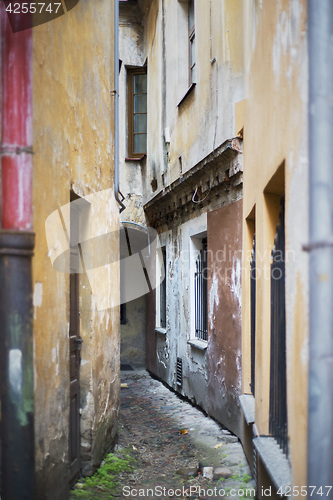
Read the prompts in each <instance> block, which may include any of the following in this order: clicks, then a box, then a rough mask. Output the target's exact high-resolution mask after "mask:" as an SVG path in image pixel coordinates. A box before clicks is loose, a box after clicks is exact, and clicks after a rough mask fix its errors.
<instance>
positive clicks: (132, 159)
mask: <svg viewBox="0 0 333 500" xmlns="http://www.w3.org/2000/svg"><path fill="white" fill-rule="evenodd" d="M146 156H147V153H145V154H144V155H142V156H139V157H138V158H131V157H128V158H125V161H141V160H143V159H144V158H146Z"/></svg>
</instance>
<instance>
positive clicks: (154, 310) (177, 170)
mask: <svg viewBox="0 0 333 500" xmlns="http://www.w3.org/2000/svg"><path fill="white" fill-rule="evenodd" d="M241 16H242V2H238V1H236V2H235V1H232V2H224V5H223V7H222V6H221V2H220V0H217V1H211V2H193V1H191V2H188V1H184V2H181V1H174V0H170V1H155V2H140V1H139V2H126V1H124V2H120V58H121V60H122V68H121V72H120V81H121V89H122V96H121V120H120V121H121V130H122V133H121V136H122V137H123V138H124V140H123V143H122V145H121V147H120V162H121V164H122V166H121V172H122V177H121V190H122V192H123V193H124V194H125V204H127V208H126V210H125V211H124V212H123V214H122V220H124V221H126V220H130V219H132V221H133V222H137V223H140V224H141V225H144V226H148V227H152V228H154V229H155V230H157V231H158V234H159V240H160V246H161V255H162V256H163V258H162V261H160V258H157V262H156V271H157V276H156V279H157V282H156V284H153V286H152V290H151V292H150V293H149V294H148V295H146V297H145V298H144V299H143V298H141V299H140V301H141V311H142V314H143V311H145V312H146V317H145V324H144V326H145V333H146V335H145V337H143V342H144V343H143V342H142V343H141V346H142V347H141V353H143V351H144V347H145V348H146V349H145V350H146V363H147V364H146V366H147V368H148V369H149V370H150V371H151V373H153V374H154V375H157V376H158V377H160V378H161V379H162V380H164V381H166V382H167V383H168V385H169V386H170V387H172V388H174V389H175V390H177V391H178V392H180V393H181V394H184V395H186V396H187V397H189V398H190V399H192V400H193V401H195V402H196V403H197V404H199V405H200V406H201V407H202V408H203V409H204V410H205V411H207V412H208V413H209V414H210V415H212V416H214V417H215V418H217V419H218V420H220V421H221V422H223V423H224V425H226V426H227V427H228V428H229V429H231V430H233V431H234V432H235V433H236V434H238V435H239V434H240V430H241V427H240V425H241V420H240V413H239V410H238V406H239V402H238V396H239V394H240V390H241V369H240V365H241V303H240V301H241V298H240V279H241V248H242V222H241V221H242V215H241V214H242V170H243V160H242V137H241V135H240V134H239V133H238V132H239V131H240V129H241V127H240V126H239V124H238V117H239V115H240V110H241V109H242V102H241V101H242V100H243V98H244V95H243V60H242V45H241V44H239V40H242V31H241V26H240V25H239V24H238V19H239V17H241ZM134 207H135V210H134V211H133V208H134ZM161 266H162V267H163V266H164V272H165V275H166V280H165V281H163V283H162V284H161V285H160V284H159V272H160V267H161ZM162 272H163V270H162ZM222 303H223V304H226V307H221V304H222ZM139 308H140V303H139V302H138V301H136V304H135V301H133V302H132V303H130V304H126V310H127V312H128V315H127V318H126V320H127V325H124V326H122V327H121V328H122V330H121V332H122V333H121V337H122V343H123V346H124V347H125V345H126V346H127V356H125V349H124V351H123V352H124V358H123V359H124V362H125V363H128V362H134V363H135V355H136V354H137V353H136V352H134V351H135V349H137V347H138V342H137V336H138V331H137V323H136V322H134V324H133V327H132V329H131V328H129V324H130V322H131V314H130V312H129V311H130V309H131V310H132V314H133V315H134V317H135V316H136V317H137V318H138V311H139ZM133 309H134V312H133ZM125 328H126V330H125ZM141 339H142V337H141ZM129 346H131V347H129ZM130 349H132V353H133V356H132V361H131V357H130V356H128V354H129V350H130ZM141 355H142V354H141Z"/></svg>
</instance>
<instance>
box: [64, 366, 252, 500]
mask: <svg viewBox="0 0 333 500" xmlns="http://www.w3.org/2000/svg"><path fill="white" fill-rule="evenodd" d="M121 382H122V388H121V408H120V423H119V440H118V445H117V446H116V450H115V453H114V455H115V456H116V457H118V458H120V459H122V458H124V457H127V458H129V457H130V459H129V464H130V465H129V467H127V468H125V469H124V470H120V472H118V473H116V474H115V476H114V482H112V483H111V486H110V488H109V489H108V487H107V486H106V484H107V483H106V482H105V483H104V486H103V483H101V484H97V482H96V483H94V481H91V479H88V481H84V480H81V481H80V482H79V483H78V484H77V485H76V488H75V489H74V491H73V496H72V498H90V499H95V498H99V499H102V498H123V499H125V498H131V499H132V498H136V497H138V498H147V499H148V498H149V499H152V500H153V499H156V498H168V499H176V498H180V499H181V498H192V499H205V498H221V497H223V496H230V497H232V498H236V499H237V498H254V481H253V480H252V479H251V475H250V469H249V467H248V464H247V461H246V458H245V455H244V453H243V450H242V446H241V444H240V442H239V440H238V438H237V437H236V436H234V435H233V434H231V433H230V432H229V431H227V430H225V429H222V428H221V426H220V425H219V424H217V423H216V422H215V421H214V420H212V419H211V418H209V417H207V416H206V415H205V414H204V413H203V412H202V411H201V410H200V409H198V408H196V407H194V406H192V405H191V404H190V403H189V402H188V401H186V400H184V399H182V398H180V397H179V396H177V395H176V394H175V393H174V392H172V391H170V390H169V389H168V388H167V387H165V386H164V385H163V384H162V383H161V382H160V381H158V380H156V379H153V378H151V377H150V375H149V374H148V372H146V371H144V370H139V371H126V372H122V374H121ZM120 469H121V468H120ZM98 475H99V473H97V476H98ZM95 476H96V475H95ZM102 476H103V474H101V477H102Z"/></svg>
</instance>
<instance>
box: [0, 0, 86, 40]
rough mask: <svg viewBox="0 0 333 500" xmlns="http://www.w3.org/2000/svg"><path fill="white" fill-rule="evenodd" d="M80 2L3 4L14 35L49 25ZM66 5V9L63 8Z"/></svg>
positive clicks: (50, 0)
mask: <svg viewBox="0 0 333 500" xmlns="http://www.w3.org/2000/svg"><path fill="white" fill-rule="evenodd" d="M79 1H80V0H64V1H63V2H61V1H60V0H59V1H54V0H49V1H48V2H23V1H22V0H20V1H19V2H13V1H12V0H4V1H3V4H4V6H5V10H6V12H7V15H8V19H9V23H10V26H11V29H12V32H13V33H18V32H20V31H25V30H27V29H31V28H35V27H36V26H40V25H41V24H45V23H48V22H50V21H53V20H54V19H57V18H58V17H60V16H62V15H64V14H65V13H66V12H69V11H70V10H72V9H73V8H74V7H75V6H76V5H77V4H78V3H79ZM63 4H64V5H65V8H64V6H63Z"/></svg>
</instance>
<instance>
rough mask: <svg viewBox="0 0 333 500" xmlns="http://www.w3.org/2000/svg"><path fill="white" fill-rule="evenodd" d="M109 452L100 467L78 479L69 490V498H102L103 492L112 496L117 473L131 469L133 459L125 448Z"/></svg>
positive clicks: (115, 485) (108, 496)
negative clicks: (115, 452) (116, 453)
mask: <svg viewBox="0 0 333 500" xmlns="http://www.w3.org/2000/svg"><path fill="white" fill-rule="evenodd" d="M118 455H120V456H116V455H115V454H114V453H109V454H108V455H107V456H106V457H105V459H104V461H103V463H102V465H101V467H100V468H99V469H97V471H96V472H95V474H94V475H93V476H91V477H86V478H83V479H80V481H78V482H77V483H76V485H75V487H74V489H73V490H72V491H71V497H70V498H71V499H76V498H86V499H91V500H94V499H95V498H96V499H97V498H103V493H106V494H107V497H105V498H112V491H113V490H115V488H116V487H117V485H118V477H117V476H118V475H119V474H120V473H121V472H125V471H128V470H132V469H133V468H134V462H135V459H134V458H133V457H132V456H131V455H130V454H128V452H126V451H125V450H122V451H121V452H119V453H118Z"/></svg>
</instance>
